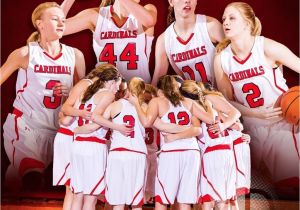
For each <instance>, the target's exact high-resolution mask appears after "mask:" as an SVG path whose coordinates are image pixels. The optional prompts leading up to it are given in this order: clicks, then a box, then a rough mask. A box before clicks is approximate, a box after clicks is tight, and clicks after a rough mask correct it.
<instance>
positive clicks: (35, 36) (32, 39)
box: [27, 31, 40, 44]
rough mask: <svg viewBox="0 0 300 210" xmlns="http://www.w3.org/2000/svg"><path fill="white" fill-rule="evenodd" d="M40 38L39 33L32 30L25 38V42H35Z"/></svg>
mask: <svg viewBox="0 0 300 210" xmlns="http://www.w3.org/2000/svg"><path fill="white" fill-rule="evenodd" d="M39 40H40V33H39V32H38V31H35V32H33V33H32V34H31V35H30V36H29V37H28V39H27V44H29V42H37V41H39Z"/></svg>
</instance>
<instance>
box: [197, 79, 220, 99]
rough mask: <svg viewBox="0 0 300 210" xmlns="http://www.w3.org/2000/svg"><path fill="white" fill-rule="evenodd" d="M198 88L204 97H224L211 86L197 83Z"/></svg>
mask: <svg viewBox="0 0 300 210" xmlns="http://www.w3.org/2000/svg"><path fill="white" fill-rule="evenodd" d="M197 85H198V87H199V88H200V89H201V91H202V93H203V95H204V96H206V95H218V96H221V97H224V96H223V94H222V93H221V92H219V91H217V90H215V89H214V88H213V86H212V85H211V84H210V83H208V82H206V83H204V82H197Z"/></svg>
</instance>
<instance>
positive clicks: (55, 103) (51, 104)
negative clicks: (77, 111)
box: [43, 80, 61, 109]
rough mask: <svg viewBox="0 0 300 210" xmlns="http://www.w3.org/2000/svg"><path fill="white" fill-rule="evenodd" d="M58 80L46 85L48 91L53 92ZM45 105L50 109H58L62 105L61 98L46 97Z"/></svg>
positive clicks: (55, 96)
mask: <svg viewBox="0 0 300 210" xmlns="http://www.w3.org/2000/svg"><path fill="white" fill-rule="evenodd" d="M58 82H59V81H58V80H49V81H48V82H47V84H46V90H52V89H53V87H54V86H55V84H56V83H58ZM43 103H44V105H45V107H46V108H48V109H56V108H58V107H59V106H60V104H61V96H57V95H53V96H44V100H43Z"/></svg>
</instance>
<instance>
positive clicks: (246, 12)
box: [216, 2, 262, 53]
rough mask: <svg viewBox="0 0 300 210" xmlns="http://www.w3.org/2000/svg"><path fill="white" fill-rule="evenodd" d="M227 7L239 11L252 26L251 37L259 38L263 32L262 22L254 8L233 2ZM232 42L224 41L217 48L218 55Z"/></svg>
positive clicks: (243, 3)
mask: <svg viewBox="0 0 300 210" xmlns="http://www.w3.org/2000/svg"><path fill="white" fill-rule="evenodd" d="M227 7H234V8H235V9H237V10H238V11H239V12H240V13H241V15H242V17H243V18H244V19H245V20H246V21H247V22H248V23H249V24H250V26H251V35H252V36H259V35H260V33H261V30H262V26H261V22H260V20H259V19H258V18H257V17H256V16H255V13H254V10H253V9H252V7H251V6H250V5H249V4H247V3H245V2H232V3H230V4H228V5H227V6H226V7H225V9H226V8H227ZM230 42H231V41H230V40H229V39H228V38H225V39H223V40H222V41H221V42H220V43H219V44H218V45H217V47H216V51H217V53H219V52H221V51H222V50H223V49H225V48H226V47H227V46H228V45H229V44H230Z"/></svg>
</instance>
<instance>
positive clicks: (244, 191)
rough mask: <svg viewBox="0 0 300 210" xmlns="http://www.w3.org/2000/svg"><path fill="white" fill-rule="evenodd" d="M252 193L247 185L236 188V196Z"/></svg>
mask: <svg viewBox="0 0 300 210" xmlns="http://www.w3.org/2000/svg"><path fill="white" fill-rule="evenodd" d="M249 193H250V189H248V188H247V187H241V188H238V189H236V196H241V195H247V194H249Z"/></svg>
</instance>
